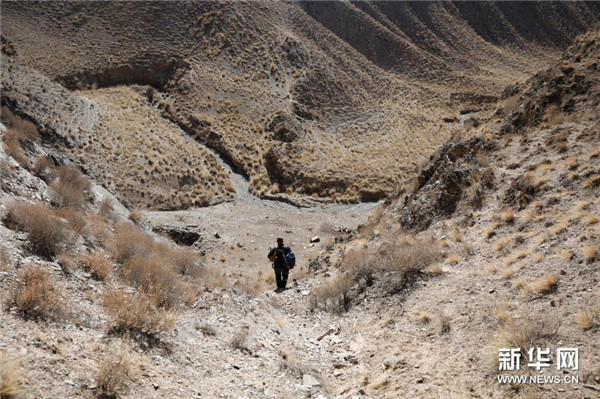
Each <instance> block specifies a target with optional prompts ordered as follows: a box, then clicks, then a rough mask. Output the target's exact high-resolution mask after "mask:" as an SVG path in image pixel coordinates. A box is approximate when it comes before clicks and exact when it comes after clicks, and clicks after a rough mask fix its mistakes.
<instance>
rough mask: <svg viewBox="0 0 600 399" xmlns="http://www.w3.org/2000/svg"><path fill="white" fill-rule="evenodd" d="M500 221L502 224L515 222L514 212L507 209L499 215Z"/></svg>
mask: <svg viewBox="0 0 600 399" xmlns="http://www.w3.org/2000/svg"><path fill="white" fill-rule="evenodd" d="M500 219H501V220H502V221H503V222H504V223H512V222H514V221H515V211H513V210H512V209H507V210H505V211H503V212H502V213H501V214H500Z"/></svg>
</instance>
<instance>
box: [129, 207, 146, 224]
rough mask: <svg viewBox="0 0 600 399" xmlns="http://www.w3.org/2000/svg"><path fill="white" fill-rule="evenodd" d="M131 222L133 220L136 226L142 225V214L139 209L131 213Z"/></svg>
mask: <svg viewBox="0 0 600 399" xmlns="http://www.w3.org/2000/svg"><path fill="white" fill-rule="evenodd" d="M129 220H131V221H132V222H133V223H135V224H140V223H142V220H143V216H142V212H141V211H139V210H137V209H134V210H133V211H131V212H130V213H129Z"/></svg>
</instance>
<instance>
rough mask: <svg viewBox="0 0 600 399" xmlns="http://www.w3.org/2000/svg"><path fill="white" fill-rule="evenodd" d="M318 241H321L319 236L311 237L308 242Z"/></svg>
mask: <svg viewBox="0 0 600 399" xmlns="http://www.w3.org/2000/svg"><path fill="white" fill-rule="evenodd" d="M319 241H321V237H319V236H313V237H311V239H310V242H319Z"/></svg>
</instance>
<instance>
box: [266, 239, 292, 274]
mask: <svg viewBox="0 0 600 399" xmlns="http://www.w3.org/2000/svg"><path fill="white" fill-rule="evenodd" d="M274 252H277V259H275V262H273V268H275V269H289V268H288V266H287V263H286V261H285V255H287V254H288V253H290V252H292V249H291V248H290V247H289V246H287V245H278V246H276V247H275V248H273V249H271V250H270V251H269V255H267V258H271V255H273V253H274Z"/></svg>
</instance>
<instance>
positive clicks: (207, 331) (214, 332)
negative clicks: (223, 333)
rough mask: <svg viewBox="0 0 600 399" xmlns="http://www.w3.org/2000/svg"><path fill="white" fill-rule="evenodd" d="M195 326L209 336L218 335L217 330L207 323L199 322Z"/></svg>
mask: <svg viewBox="0 0 600 399" xmlns="http://www.w3.org/2000/svg"><path fill="white" fill-rule="evenodd" d="M194 328H195V329H196V330H197V331H200V332H201V333H202V334H204V335H206V336H209V337H214V336H216V335H217V330H216V329H215V328H214V327H213V326H211V325H210V324H207V323H197V324H196V325H194Z"/></svg>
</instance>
